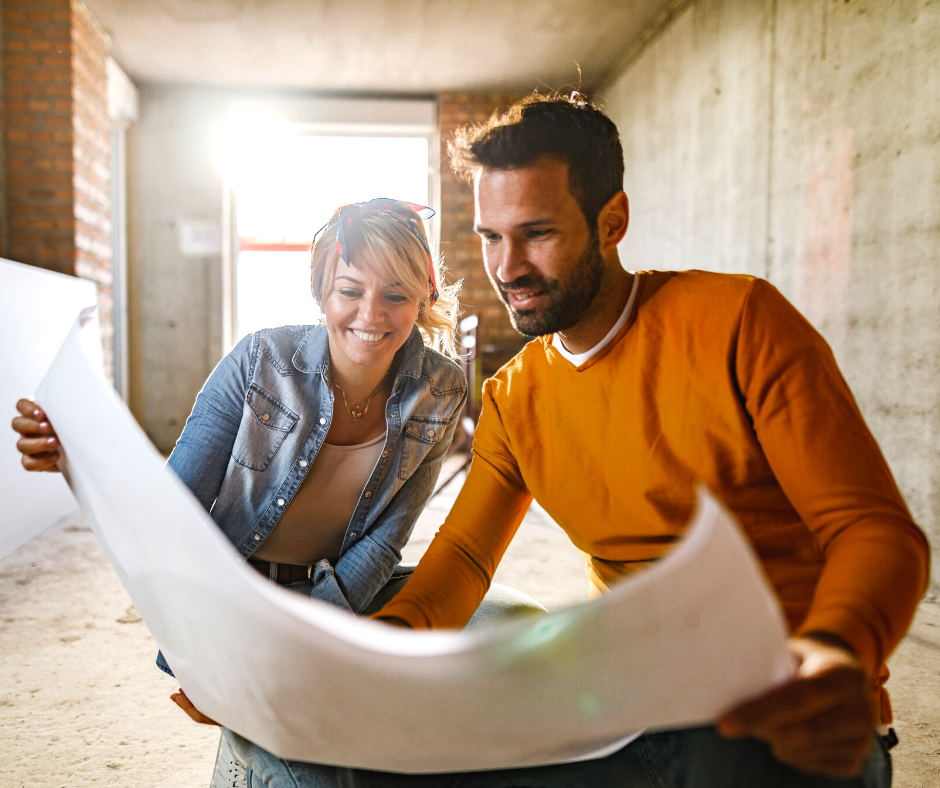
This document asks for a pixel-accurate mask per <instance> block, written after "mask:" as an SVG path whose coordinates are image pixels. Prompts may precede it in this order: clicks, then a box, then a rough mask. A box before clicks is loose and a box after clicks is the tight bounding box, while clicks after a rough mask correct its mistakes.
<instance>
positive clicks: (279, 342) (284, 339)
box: [231, 325, 326, 366]
mask: <svg viewBox="0 0 940 788" xmlns="http://www.w3.org/2000/svg"><path fill="white" fill-rule="evenodd" d="M321 333H322V334H323V336H322V337H320V334H321ZM318 339H322V340H323V344H326V326H324V325H287V326H275V327H272V328H262V329H259V330H258V331H255V332H253V333H251V334H248V335H247V336H245V337H244V338H243V339H242V340H241V341H240V342H239V343H238V344H237V345H236V346H235V347H234V348H233V349H232V351H231V354H232V355H241V354H249V355H256V354H257V353H261V354H263V355H265V356H267V357H268V358H269V359H270V360H271V361H273V362H274V363H275V365H276V366H288V365H290V364H291V363H292V361H293V358H294V354H295V353H296V352H297V350H298V349H299V348H301V347H302V346H310V345H311V344H314V345H315V344H317V340H318Z"/></svg>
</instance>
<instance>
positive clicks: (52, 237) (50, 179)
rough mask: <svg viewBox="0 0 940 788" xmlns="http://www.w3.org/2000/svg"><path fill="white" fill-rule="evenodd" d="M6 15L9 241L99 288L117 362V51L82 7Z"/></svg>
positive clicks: (0, 120) (32, 5) (27, 3)
mask: <svg viewBox="0 0 940 788" xmlns="http://www.w3.org/2000/svg"><path fill="white" fill-rule="evenodd" d="M0 13H2V17H3V26H2V35H3V53H4V54H3V60H2V67H3V78H4V104H3V107H2V113H0V128H2V130H3V136H4V139H5V144H6V184H5V186H6V202H7V213H8V220H9V223H8V226H6V227H0V234H2V238H3V239H4V244H5V248H6V249H7V252H8V254H9V255H10V256H11V257H12V258H13V259H16V260H19V261H21V262H24V263H30V264H33V265H39V266H41V267H43V268H47V269H49V270H54V271H59V272H61V273H67V274H71V275H73V276H79V277H82V278H87V279H90V280H92V281H94V282H95V284H96V287H97V291H98V302H99V307H100V312H101V325H102V337H103V340H104V348H103V349H104V356H105V358H106V359H110V358H111V357H112V351H111V337H112V335H113V327H112V325H111V323H110V321H111V298H112V296H111V215H110V213H111V206H110V191H109V190H110V177H111V173H110V137H109V133H110V121H109V118H108V107H107V70H106V69H107V67H106V63H107V56H108V54H109V46H110V44H109V41H108V38H107V36H106V35H105V34H104V31H103V30H102V29H101V26H100V25H99V24H98V23H97V22H96V21H95V20H94V19H93V18H92V17H91V16H90V15H89V13H88V11H87V9H86V8H85V6H84V5H83V4H82V3H81V2H80V0H5V2H4V3H3V4H2V7H0ZM109 372H110V368H109Z"/></svg>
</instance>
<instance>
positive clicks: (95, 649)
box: [0, 478, 940, 788]
mask: <svg viewBox="0 0 940 788" xmlns="http://www.w3.org/2000/svg"><path fill="white" fill-rule="evenodd" d="M459 483H460V479H459V478H458V479H457V480H455V482H454V483H453V485H452V486H451V487H449V488H447V489H446V490H445V491H444V492H443V493H442V494H441V495H439V496H438V497H437V498H435V499H434V501H432V502H431V504H430V506H429V507H428V508H427V509H426V511H425V512H424V513H423V514H422V516H421V519H420V520H419V522H418V525H417V527H416V529H415V534H414V536H413V538H412V541H411V543H410V544H409V545H408V547H407V548H406V551H405V559H406V560H417V559H418V558H419V557H420V556H421V554H422V553H423V552H424V550H425V549H426V547H427V545H428V543H429V542H430V540H431V538H432V537H433V535H434V532H435V531H436V529H437V527H438V525H439V524H440V522H441V520H442V518H443V516H444V515H445V514H446V512H447V511H448V510H449V508H450V506H451V504H452V503H453V496H454V495H455V494H456V492H457V490H458V488H459ZM496 581H497V582H501V583H504V584H506V585H510V586H513V587H515V588H519V589H521V590H523V591H525V592H526V593H528V594H530V595H532V596H534V597H535V598H537V599H539V600H540V601H541V602H542V603H543V604H545V605H546V606H547V607H548V608H550V609H556V608H559V607H564V606H566V605H570V604H576V603H578V602H581V601H584V600H585V599H586V596H587V580H586V579H585V575H584V568H583V563H582V560H581V558H580V556H579V555H578V553H577V551H576V550H575V549H574V547H573V546H572V545H571V543H570V542H569V541H568V539H567V537H566V536H565V535H564V533H562V531H561V530H560V529H559V528H558V527H557V526H556V525H554V523H552V522H551V520H550V519H549V518H548V517H547V516H546V515H545V514H544V513H543V512H541V511H540V510H539V509H538V508H537V507H533V508H532V509H531V510H530V512H529V514H528V516H527V517H526V520H525V522H524V523H523V525H522V527H521V528H520V530H519V533H518V535H517V537H516V539H515V540H514V541H513V543H512V545H511V546H510V548H509V551H508V552H507V554H506V556H505V558H504V559H503V562H502V564H501V565H500V567H499V571H498V572H497V575H496ZM156 650H157V649H156V646H155V645H154V642H153V639H152V638H151V637H150V634H149V632H148V631H147V628H146V627H145V626H144V624H143V622H142V621H141V620H140V617H139V616H138V615H137V613H136V610H135V609H134V606H133V604H132V603H131V600H130V598H129V597H128V595H127V592H126V591H125V590H124V588H123V587H122V586H121V584H120V581H119V580H118V579H117V576H116V575H115V574H114V572H113V571H112V570H111V567H110V565H109V564H108V562H107V559H106V558H105V557H104V554H103V553H102V552H101V549H100V548H99V546H98V543H97V541H96V539H95V537H94V535H93V534H92V533H91V530H90V529H89V528H88V527H87V525H86V524H85V523H84V521H83V519H82V517H81V515H80V514H78V513H76V514H73V515H70V516H68V517H66V518H65V519H64V520H62V521H61V522H59V523H58V524H56V525H55V526H53V527H52V528H50V529H49V530H48V531H46V532H45V533H44V534H42V535H41V536H39V537H37V538H36V539H34V540H33V541H32V542H30V543H28V544H27V545H25V546H24V547H22V548H20V549H19V550H17V551H16V552H14V553H13V554H12V555H10V556H8V557H7V558H5V559H4V560H3V561H0V761H2V762H3V763H5V764H7V767H6V769H7V774H8V779H7V780H5V783H6V784H9V785H11V786H14V787H15V788H26V786H29V787H30V788H34V787H35V786H39V787H45V786H50V787H51V786H56V787H59V786H62V787H64V786H74V785H82V786H86V785H92V786H93V785H108V786H113V785H121V786H144V785H146V786H154V787H155V788H158V787H159V786H166V787H167V788H170V786H172V788H180V787H181V786H192V788H199V787H200V786H202V787H204V786H208V784H209V782H210V778H211V773H212V765H213V759H214V756H215V748H216V743H217V740H218V733H217V732H216V731H215V730H214V729H211V728H207V727H203V726H198V725H196V724H194V723H191V722H190V721H189V718H188V717H186V716H185V715H184V714H183V713H182V712H181V711H179V709H177V708H176V706H175V705H174V704H173V703H172V702H171V701H170V700H169V695H170V693H171V692H173V691H175V690H176V688H177V686H178V685H177V684H176V683H174V681H173V679H171V678H169V677H168V676H165V675H164V674H162V673H161V672H160V671H158V670H157V669H156V667H154V664H153V659H154V657H155V655H156ZM890 666H891V670H892V674H893V675H892V679H891V682H890V684H889V685H888V686H889V688H890V689H891V695H892V699H893V701H894V707H895V718H896V721H895V728H896V729H897V731H898V735H899V736H900V739H901V744H900V745H899V746H898V747H897V748H896V749H895V750H894V754H895V759H894V760H895V781H894V785H895V786H897V788H927V786H931V787H933V786H940V605H937V604H936V603H935V602H924V603H923V604H922V605H921V607H920V610H919V612H918V615H917V619H916V620H915V622H914V625H913V627H912V628H911V631H910V633H909V634H908V636H907V638H906V639H905V641H904V642H903V644H902V645H901V647H900V648H899V649H898V651H897V652H896V653H895V655H894V656H893V657H892V660H891V663H890Z"/></svg>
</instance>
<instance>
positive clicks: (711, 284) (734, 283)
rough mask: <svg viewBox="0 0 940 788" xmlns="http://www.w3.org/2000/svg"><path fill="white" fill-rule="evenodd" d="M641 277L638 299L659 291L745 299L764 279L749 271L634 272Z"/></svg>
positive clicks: (669, 294)
mask: <svg viewBox="0 0 940 788" xmlns="http://www.w3.org/2000/svg"><path fill="white" fill-rule="evenodd" d="M637 274H638V275H639V276H641V277H642V280H641V281H642V282H643V293H642V296H641V302H645V301H649V300H650V299H651V298H652V297H653V296H654V295H655V294H659V293H660V292H661V293H662V294H663V296H664V297H669V298H699V297H710V296H711V297H714V296H718V297H725V298H729V297H731V298H733V297H738V298H746V297H747V294H748V292H750V290H751V289H752V288H753V287H754V285H755V283H758V282H764V280H763V279H760V278H759V277H756V276H752V275H751V274H724V273H718V272H715V271H701V270H698V269H690V270H688V271H637Z"/></svg>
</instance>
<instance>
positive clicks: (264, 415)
mask: <svg viewBox="0 0 940 788" xmlns="http://www.w3.org/2000/svg"><path fill="white" fill-rule="evenodd" d="M270 418H271V417H270V416H269V415H268V414H267V413H262V414H261V421H267V420H268V419H270Z"/></svg>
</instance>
